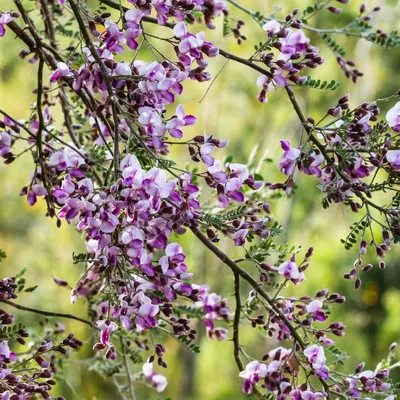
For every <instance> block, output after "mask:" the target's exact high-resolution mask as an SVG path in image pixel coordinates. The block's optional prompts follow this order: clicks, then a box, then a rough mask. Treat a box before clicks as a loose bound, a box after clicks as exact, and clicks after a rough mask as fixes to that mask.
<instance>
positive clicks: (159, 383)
mask: <svg viewBox="0 0 400 400" xmlns="http://www.w3.org/2000/svg"><path fill="white" fill-rule="evenodd" d="M142 372H143V374H144V376H145V377H146V378H147V381H148V382H149V383H150V385H151V386H152V387H153V388H154V389H156V390H157V392H159V393H160V392H163V391H164V390H165V388H166V387H167V385H168V381H167V378H166V377H165V376H163V375H160V374H156V373H155V372H153V363H149V362H147V363H145V364H144V365H143V367H142Z"/></svg>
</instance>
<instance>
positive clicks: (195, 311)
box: [174, 304, 206, 319]
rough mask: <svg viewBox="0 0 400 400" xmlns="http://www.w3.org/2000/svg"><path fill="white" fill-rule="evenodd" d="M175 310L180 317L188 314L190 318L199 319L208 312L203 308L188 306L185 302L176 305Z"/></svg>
mask: <svg viewBox="0 0 400 400" xmlns="http://www.w3.org/2000/svg"><path fill="white" fill-rule="evenodd" d="M174 312H175V314H176V315H177V316H178V317H181V316H187V317H188V318H198V319H202V318H203V317H204V315H205V314H206V313H205V312H204V311H203V310H202V309H201V308H197V307H192V306H187V305H184V304H183V305H178V306H176V307H174Z"/></svg>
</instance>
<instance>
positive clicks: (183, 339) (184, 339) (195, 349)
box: [176, 336, 200, 353]
mask: <svg viewBox="0 0 400 400" xmlns="http://www.w3.org/2000/svg"><path fill="white" fill-rule="evenodd" d="M176 338H177V339H178V341H179V342H180V343H182V344H183V345H184V346H185V347H186V348H187V349H188V350H190V351H192V352H193V353H200V347H199V346H197V345H195V344H194V343H193V341H192V340H190V339H189V338H188V337H187V336H177V337H176Z"/></svg>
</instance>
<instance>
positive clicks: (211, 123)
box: [0, 0, 400, 400]
mask: <svg viewBox="0 0 400 400" xmlns="http://www.w3.org/2000/svg"><path fill="white" fill-rule="evenodd" d="M0 3H1V8H2V9H4V10H7V9H13V4H12V2H11V1H10V0H2V1H1V2H0ZM26 3H27V4H29V2H26ZM275 3H281V2H275ZM275 3H274V2H266V1H257V0H246V1H243V4H245V5H246V6H247V7H249V8H251V9H253V10H259V11H260V12H262V13H264V14H266V15H267V14H269V13H271V12H272V10H273V5H275ZM32 4H33V3H32ZM307 4H308V3H307V2H306V1H304V0H302V1H301V2H299V1H293V0H287V1H285V2H284V4H282V7H283V11H282V12H281V13H280V14H278V16H279V17H284V16H285V15H286V14H287V13H289V12H290V11H291V10H292V9H293V8H294V7H302V6H305V5H307ZM360 4H361V2H360V1H356V0H353V1H352V2H351V3H350V4H349V5H347V6H345V7H344V8H345V12H344V14H342V16H340V17H337V16H333V15H332V14H330V13H321V14H320V15H318V16H317V17H316V18H314V19H313V24H314V26H323V27H327V26H330V27H340V26H343V25H345V24H346V23H347V22H350V21H351V19H352V18H354V16H356V15H357V11H358V8H359V6H360ZM278 5H280V4H278ZM375 5H380V6H382V11H381V12H380V13H378V14H377V15H376V17H375V19H374V21H373V22H374V24H375V26H377V27H379V28H381V29H382V30H384V31H389V32H390V31H391V30H394V29H396V28H397V27H398V21H399V18H400V2H398V1H396V0H392V1H377V2H376V3H374V4H371V6H375ZM96 6H97V4H96V3H95V2H93V7H96ZM28 7H29V5H28ZM231 16H232V17H240V18H242V19H244V20H245V22H246V25H245V26H244V27H243V33H244V34H245V35H246V36H247V37H248V40H247V41H246V42H244V44H243V45H241V46H239V45H238V44H237V43H236V41H235V40H234V39H233V38H232V37H231V38H223V35H222V23H221V22H222V21H221V20H219V21H218V22H217V24H216V25H217V27H216V29H215V30H214V31H207V33H206V35H207V39H208V40H210V41H212V42H213V43H215V44H216V45H218V46H221V47H222V48H224V49H226V50H228V51H230V52H233V53H235V54H239V55H241V56H243V57H248V56H249V55H250V54H251V52H252V50H253V45H254V44H255V43H258V42H259V41H260V40H262V39H263V33H262V31H261V30H260V29H259V28H258V26H257V25H256V23H255V22H254V21H251V20H250V19H249V18H246V17H245V16H244V15H243V14H241V13H240V12H239V11H238V10H236V9H232V7H231ZM37 23H38V24H39V25H40V23H41V22H40V21H39V20H37ZM149 28H150V29H153V31H154V27H149ZM157 32H159V33H160V34H166V35H167V34H168V33H166V31H165V30H163V29H162V28H160V29H157ZM310 37H311V39H312V41H313V43H314V44H316V45H317V46H319V47H320V49H321V54H322V56H323V57H324V58H325V60H326V63H325V64H324V65H323V66H322V67H320V68H318V69H317V70H315V71H312V72H311V75H312V76H313V78H316V79H321V80H324V79H327V80H330V79H335V80H337V81H341V82H342V84H341V86H340V87H339V88H338V89H337V90H336V91H335V92H330V91H322V90H312V89H305V88H298V89H296V93H297V94H298V97H299V99H300V101H301V104H302V107H303V109H304V110H305V112H306V115H313V116H314V117H315V118H316V119H319V117H321V116H323V115H324V113H325V111H326V110H327V109H328V108H329V107H331V106H334V105H335V104H336V102H337V99H338V98H339V97H340V96H342V95H344V94H346V93H351V101H350V103H351V105H353V106H355V105H357V104H359V103H361V102H363V101H365V100H373V99H375V98H381V97H385V96H388V95H390V94H392V93H394V92H395V91H396V90H397V89H398V88H400V74H399V71H400V51H399V49H392V50H387V49H384V48H380V47H377V46H375V45H373V44H372V43H370V42H367V41H357V40H355V39H351V38H346V37H343V36H337V41H338V42H339V43H340V44H341V45H342V46H343V47H345V48H346V50H347V57H348V58H351V59H353V60H354V61H355V62H356V64H357V66H358V67H359V69H361V70H362V72H364V74H365V76H364V77H363V78H362V79H361V80H360V81H359V83H358V84H357V85H354V84H353V83H351V82H350V81H349V80H346V79H345V78H344V76H343V74H342V72H341V70H340V69H339V67H338V66H337V64H336V62H335V57H334V55H333V54H332V53H331V52H330V50H329V49H328V48H327V47H325V46H324V45H323V44H322V43H321V40H320V38H319V37H318V36H316V35H310ZM157 46H159V44H157ZM23 48H24V46H23V45H22V44H21V43H20V42H19V41H18V40H15V39H14V37H13V34H12V33H10V31H8V32H7V34H6V36H5V37H3V38H2V39H1V40H0V108H2V109H4V110H5V111H7V112H8V113H9V114H11V115H13V116H14V117H15V118H18V119H27V118H28V117H29V114H30V105H31V104H32V103H33V102H34V101H35V96H34V94H32V92H31V90H32V89H34V88H35V80H36V68H35V65H31V64H29V63H28V62H27V61H26V60H25V61H22V62H21V61H20V60H19V58H18V53H19V51H20V50H21V49H23ZM160 48H163V47H162V45H160ZM165 51H168V50H167V49H165ZM126 57H127V56H126V55H125V61H129V60H128V59H127V58H126ZM140 57H141V58H142V59H146V60H150V59H151V55H150V54H149V53H148V51H147V50H146V49H144V50H143V53H142V54H141V56H140ZM224 63H225V59H223V58H215V59H211V60H210V68H209V69H210V72H211V73H212V75H213V76H215V75H216V74H217V73H218V72H219V71H220V70H221V68H222V67H223V66H224ZM257 76H258V75H257V73H256V72H254V71H251V70H249V69H247V68H246V67H244V66H242V65H239V64H236V63H234V62H232V61H230V62H228V63H227V65H225V67H224V69H223V71H222V72H221V73H220V75H219V76H218V78H217V79H216V81H215V82H214V84H213V86H212V87H211V89H210V91H209V92H208V94H207V96H206V97H205V99H204V100H203V101H202V102H201V103H199V101H200V100H201V98H202V97H203V95H204V93H205V91H206V90H207V88H208V85H209V83H204V84H199V83H197V82H195V83H191V82H189V83H186V86H185V90H184V94H183V96H182V97H181V99H182V100H181V101H182V102H183V103H184V104H186V111H187V112H190V113H193V114H194V115H196V116H197V118H198V120H197V121H198V122H197V123H196V125H195V126H194V127H193V128H191V129H190V130H189V129H187V130H186V132H185V135H186V137H187V138H190V137H192V136H194V135H195V134H202V132H203V131H205V132H207V133H208V134H209V135H211V134H212V135H215V136H216V137H219V138H226V137H227V138H229V139H230V146H229V147H228V149H227V150H226V151H225V152H224V151H222V150H220V151H219V156H220V157H221V158H224V157H225V156H227V155H232V156H233V159H234V161H235V162H240V163H246V162H247V161H248V159H249V154H252V159H253V162H255V163H258V162H259V160H262V159H263V158H265V157H269V158H272V159H273V160H274V163H273V164H268V165H267V164H263V163H260V169H259V172H260V173H261V174H262V175H263V176H264V178H265V179H266V180H268V181H279V180H282V179H283V178H284V177H283V176H282V175H281V174H280V172H279V170H278V167H277V161H278V160H279V157H280V155H281V150H280V148H279V139H281V138H285V139H288V140H291V141H292V142H293V143H296V141H297V140H298V138H299V134H300V132H301V128H300V126H299V123H298V120H297V119H296V116H295V114H294V112H293V110H292V108H291V105H290V103H289V101H288V99H287V97H286V95H285V93H284V91H276V92H273V93H270V96H269V98H270V100H269V102H268V103H267V104H264V105H262V104H259V103H258V102H257V99H256V96H257V90H258V88H257V87H256V84H255V81H256V79H257ZM392 105H393V104H387V103H384V104H382V111H383V112H386V110H387V109H388V108H389V107H390V106H392ZM174 156H175V157H177V158H178V159H179V160H180V162H181V163H182V165H183V164H185V163H186V162H187V157H186V154H182V152H178V151H177V152H176V153H175V155H174ZM31 170H32V160H31V159H30V156H29V155H26V157H22V158H21V159H19V160H18V161H17V162H15V163H13V164H12V165H10V166H5V165H3V164H0V188H1V196H0V249H2V250H4V251H6V253H7V259H6V260H5V261H3V262H1V264H0V268H1V276H2V277H3V276H9V275H15V274H16V273H17V272H18V271H19V270H20V269H21V268H22V267H27V268H28V272H27V274H26V278H27V280H28V283H29V285H39V289H40V290H38V291H37V292H33V293H26V294H22V295H21V296H20V298H19V300H18V302H19V303H21V304H24V305H28V306H31V307H38V308H42V309H47V310H52V311H60V312H73V313H75V314H77V315H85V311H86V305H85V304H84V303H82V301H78V303H77V304H76V305H74V306H72V305H71V304H70V301H69V292H68V290H64V289H63V288H59V287H58V286H56V285H55V284H54V283H53V278H52V277H53V276H55V277H58V278H61V279H65V280H67V281H68V282H70V283H71V284H72V283H74V282H75V281H76V280H77V278H78V277H79V276H80V274H81V273H82V266H81V265H79V264H78V265H73V263H72V252H76V253H79V252H81V251H83V246H82V240H81V238H80V236H79V234H78V233H77V232H76V231H75V230H74V229H73V227H71V226H68V225H66V224H63V226H62V227H61V228H60V229H57V228H56V226H55V221H53V220H50V219H46V218H44V213H45V207H44V204H43V202H39V204H37V205H35V207H32V208H31V207H29V206H28V205H27V203H26V201H25V200H24V199H23V198H21V197H19V191H20V189H21V187H22V186H24V185H26V184H27V182H28V177H29V174H30V172H31ZM297 183H298V185H299V189H298V190H297V193H296V196H295V197H293V198H291V199H282V200H280V201H274V200H272V201H271V204H272V207H273V213H274V215H275V217H276V218H277V220H278V221H279V222H280V223H281V224H282V225H283V226H284V227H285V232H284V234H283V235H282V238H281V239H280V240H281V241H287V242H288V243H290V244H296V245H302V246H303V248H305V249H306V248H308V246H310V245H312V246H314V248H315V255H314V257H313V261H312V266H311V268H310V269H309V270H308V271H307V273H308V279H307V280H306V281H305V282H304V283H303V284H302V285H301V286H300V287H298V288H296V294H298V293H313V292H316V291H317V290H319V289H322V288H325V287H327V288H330V290H331V291H338V292H340V293H342V294H344V295H346V297H347V302H346V304H345V305H344V306H336V307H334V312H333V315H332V319H333V320H341V321H343V322H344V323H345V324H346V326H347V333H346V336H345V337H344V338H341V339H339V340H338V345H339V346H340V347H341V348H343V350H345V351H347V352H349V353H351V355H352V357H351V358H350V359H349V360H348V362H347V365H346V367H344V369H345V370H351V369H352V368H354V366H355V365H357V364H358V363H359V362H360V361H362V360H364V361H366V363H367V366H368V367H370V368H374V366H375V365H376V363H377V362H379V361H380V360H381V359H382V358H383V357H384V356H385V355H386V353H387V348H388V346H389V345H390V344H391V343H392V342H394V341H400V314H399V304H400V288H399V282H400V269H399V261H400V258H399V257H400V252H399V249H398V248H397V249H395V250H394V251H391V252H390V253H389V255H388V256H387V268H386V270H385V271H381V270H379V269H378V268H374V270H372V271H371V272H370V273H368V274H366V275H365V276H364V279H363V286H362V288H361V290H360V291H358V292H356V291H355V290H354V289H353V284H352V282H349V281H345V280H344V279H343V278H342V277H343V274H344V273H345V272H348V271H349V270H350V268H351V265H352V263H353V262H354V260H355V257H356V250H355V249H354V250H353V251H346V250H344V248H343V246H342V245H341V243H340V238H343V237H345V236H346V235H347V233H348V228H349V225H351V223H352V222H354V221H355V219H354V216H353V215H352V214H351V213H349V212H348V211H346V210H344V209H343V208H342V207H341V206H340V205H337V206H332V207H331V208H330V209H329V210H327V211H326V210H323V209H322V207H321V204H320V202H321V198H322V197H321V193H320V192H319V190H318V188H317V187H316V185H317V180H316V179H315V178H314V177H307V176H298V178H297ZM382 200H383V201H384V199H382ZM177 240H179V242H180V243H181V244H182V245H183V246H184V249H185V252H186V253H187V254H188V259H187V261H188V266H189V268H190V269H191V270H192V271H194V273H195V281H196V282H205V283H207V284H208V285H209V286H210V287H211V289H212V290H213V291H216V292H219V293H222V294H223V295H224V296H226V297H227V298H228V300H229V302H231V304H233V298H232V292H233V289H232V277H231V275H230V272H229V270H228V269H227V268H226V267H225V266H224V265H222V264H221V263H220V261H219V260H218V259H217V258H216V257H214V255H213V254H211V253H209V252H208V251H207V250H205V249H204V248H203V247H202V246H201V245H200V244H199V242H198V241H196V240H195V238H193V237H190V235H188V236H187V237H185V238H177ZM220 245H221V246H222V247H223V248H224V250H226V251H228V252H230V254H232V256H233V257H235V256H236V255H237V256H239V255H240V251H239V250H238V249H236V248H232V245H231V243H230V241H228V240H222V241H221V244H220ZM369 257H370V261H371V262H375V264H376V260H375V256H374V255H373V254H371V255H369ZM249 268H250V267H249ZM248 291H249V288H248V287H246V285H242V297H243V299H245V298H246V296H247V294H248ZM39 293H40V295H39ZM17 315H18V316H19V317H21V318H22V317H23V318H24V320H25V321H29V322H30V323H32V324H37V323H39V320H40V318H39V317H38V316H36V315H28V314H26V313H25V314H24V315H21V314H17ZM63 322H64V323H65V325H66V326H67V328H68V330H71V331H74V332H75V333H76V335H77V336H78V337H80V338H84V340H85V341H86V342H87V346H85V347H84V349H83V350H82V351H80V352H79V353H77V354H75V355H74V356H73V357H72V358H71V359H70V360H69V361H68V364H67V368H66V373H65V376H64V378H63V380H62V382H60V384H59V385H58V386H57V389H56V393H58V394H63V395H64V396H65V397H67V398H68V399H87V400H89V399H90V400H92V399H98V400H106V399H120V396H119V395H118V393H117V392H116V391H115V390H114V387H113V385H112V382H111V381H110V380H107V379H103V378H101V377H100V376H99V375H98V374H97V373H96V372H94V371H91V370H90V366H91V365H93V363H94V359H93V352H92V350H91V344H92V341H93V336H92V332H89V331H87V330H86V328H85V327H84V326H82V325H80V324H79V323H74V322H71V321H63ZM241 335H242V342H243V343H244V344H246V351H247V352H248V353H249V354H252V353H253V352H254V354H256V352H257V353H258V354H260V353H262V354H264V353H265V352H267V351H268V349H270V348H271V347H273V346H276V343H275V342H274V341H273V340H271V339H268V340H267V339H264V338H262V337H260V336H259V335H257V334H256V333H255V332H254V330H252V329H251V327H249V326H244V327H243V328H242V334H241ZM165 340H166V341H167V344H168V346H167V347H168V353H167V355H166V361H167V362H168V364H169V368H168V369H167V370H166V371H165V370H164V371H163V372H166V375H167V377H168V381H169V385H168V388H167V390H166V392H165V393H163V394H162V395H161V394H160V395H157V394H154V392H150V391H147V390H146V389H143V388H138V389H137V392H138V398H146V399H158V398H160V399H161V398H162V399H166V398H168V397H170V398H171V399H173V400H200V399H215V400H225V399H241V398H244V397H243V396H242V394H241V392H240V379H239V378H238V371H237V369H236V365H235V364H234V362H233V356H232V342H231V341H226V342H222V343H217V342H214V341H209V340H208V339H207V338H206V337H205V335H204V331H203V330H202V329H200V334H199V338H198V342H199V345H200V347H201V353H200V354H199V355H194V354H192V353H190V352H188V351H187V350H186V349H184V348H182V347H181V346H180V345H179V343H177V342H176V341H174V340H173V339H172V338H165ZM393 376H394V379H395V380H396V381H399V378H400V374H399V373H398V372H394V375H393ZM141 394H142V396H143V397H141Z"/></svg>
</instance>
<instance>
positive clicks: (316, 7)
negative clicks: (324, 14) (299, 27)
mask: <svg viewBox="0 0 400 400" xmlns="http://www.w3.org/2000/svg"><path fill="white" fill-rule="evenodd" d="M325 5H326V2H321V3H316V4H313V5H311V6H308V7H306V8H305V9H304V10H303V12H302V14H301V17H300V19H301V20H302V21H303V23H305V24H307V23H308V21H307V20H308V19H309V18H310V17H312V16H313V15H315V14H316V13H318V12H320V11H321V10H323V9H324V7H325Z"/></svg>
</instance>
